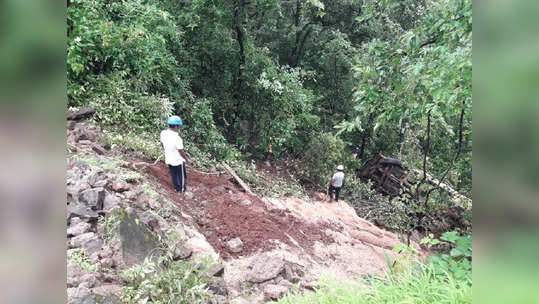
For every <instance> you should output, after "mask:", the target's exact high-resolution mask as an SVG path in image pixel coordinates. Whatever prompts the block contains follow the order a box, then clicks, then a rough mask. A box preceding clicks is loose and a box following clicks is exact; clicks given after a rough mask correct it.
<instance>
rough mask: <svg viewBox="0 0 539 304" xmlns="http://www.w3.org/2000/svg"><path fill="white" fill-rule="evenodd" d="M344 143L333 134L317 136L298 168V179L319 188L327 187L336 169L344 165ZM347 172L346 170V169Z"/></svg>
mask: <svg viewBox="0 0 539 304" xmlns="http://www.w3.org/2000/svg"><path fill="white" fill-rule="evenodd" d="M345 158H346V155H345V153H344V142H343V141H342V140H341V139H339V138H337V137H335V136H334V135H333V134H331V133H322V134H320V135H318V136H315V137H314V138H313V139H312V140H311V142H310V143H309V145H308V148H307V149H306V152H305V155H304V157H303V158H302V159H301V160H300V163H299V164H298V166H297V171H298V177H299V178H300V179H303V180H305V181H307V182H309V183H310V184H312V185H315V186H318V187H324V188H325V187H326V185H327V184H328V183H329V181H330V178H331V176H332V175H333V173H335V168H336V167H337V166H338V165H339V164H342V163H344V161H345ZM345 170H346V168H345Z"/></svg>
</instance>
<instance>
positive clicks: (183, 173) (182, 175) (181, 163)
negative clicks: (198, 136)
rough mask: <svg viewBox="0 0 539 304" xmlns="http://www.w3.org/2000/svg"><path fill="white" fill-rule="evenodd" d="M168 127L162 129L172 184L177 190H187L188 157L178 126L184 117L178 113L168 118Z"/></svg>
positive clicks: (166, 160)
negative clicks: (186, 166)
mask: <svg viewBox="0 0 539 304" xmlns="http://www.w3.org/2000/svg"><path fill="white" fill-rule="evenodd" d="M167 124H168V129H166V130H163V131H161V136H160V138H161V143H162V144H163V148H164V150H165V163H166V164H167V165H168V168H169V169H170V176H171V177H172V185H173V186H174V189H176V192H185V191H186V190H187V187H186V180H187V170H186V169H185V162H186V160H187V159H188V157H187V155H186V154H185V151H183V140H182V138H181V137H180V135H179V134H178V127H179V126H181V125H182V119H181V118H180V117H178V116H176V115H174V116H171V117H170V118H169V119H168V120H167Z"/></svg>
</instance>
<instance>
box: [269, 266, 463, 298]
mask: <svg viewBox="0 0 539 304" xmlns="http://www.w3.org/2000/svg"><path fill="white" fill-rule="evenodd" d="M360 284H361V285H365V286H366V287H364V288H361V287H359V286H357V285H351V284H343V283H338V282H337V281H335V280H332V279H326V280H322V281H321V282H319V286H318V288H317V289H316V291H315V292H314V293H312V294H305V295H288V296H286V297H284V298H282V299H281V300H279V301H278V302H277V303H280V304H288V303H290V304H302V303H305V304H307V303H309V304H312V303H320V304H323V303H328V304H329V303H339V304H349V303H350V304H352V303H354V304H362V303H365V304H367V303H368V304H377V303H384V304H393V303H414V304H427V303H428V304H439V303H448V304H449V303H472V286H471V284H468V282H465V281H461V280H456V279H454V277H453V276H451V275H450V274H448V273H445V274H437V273H436V271H435V269H434V266H432V265H425V264H419V265H417V266H416V267H413V268H409V269H408V270H407V271H405V272H403V273H400V274H399V275H386V276H379V277H371V278H369V279H368V280H362V281H361V282H360Z"/></svg>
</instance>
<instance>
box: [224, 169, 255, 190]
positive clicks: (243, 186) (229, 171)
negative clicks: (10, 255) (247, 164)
mask: <svg viewBox="0 0 539 304" xmlns="http://www.w3.org/2000/svg"><path fill="white" fill-rule="evenodd" d="M221 165H222V166H223V168H225V169H226V170H227V171H228V173H230V175H232V177H234V179H235V180H236V181H237V182H238V184H240V186H241V187H242V188H243V190H245V192H247V193H249V194H252V195H254V193H253V191H251V189H250V188H249V186H247V184H246V183H245V182H243V180H241V178H240V177H239V176H238V175H237V174H236V172H234V170H232V168H230V167H229V166H228V165H227V164H225V163H221Z"/></svg>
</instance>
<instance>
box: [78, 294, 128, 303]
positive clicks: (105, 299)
mask: <svg viewBox="0 0 539 304" xmlns="http://www.w3.org/2000/svg"><path fill="white" fill-rule="evenodd" d="M73 304H122V302H121V300H120V298H118V297H117V296H115V295H108V296H101V295H95V294H90V295H88V296H85V297H83V298H80V299H79V300H77V301H76V302H73Z"/></svg>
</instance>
